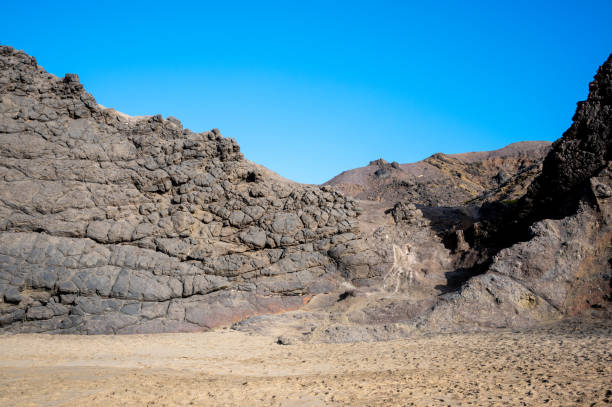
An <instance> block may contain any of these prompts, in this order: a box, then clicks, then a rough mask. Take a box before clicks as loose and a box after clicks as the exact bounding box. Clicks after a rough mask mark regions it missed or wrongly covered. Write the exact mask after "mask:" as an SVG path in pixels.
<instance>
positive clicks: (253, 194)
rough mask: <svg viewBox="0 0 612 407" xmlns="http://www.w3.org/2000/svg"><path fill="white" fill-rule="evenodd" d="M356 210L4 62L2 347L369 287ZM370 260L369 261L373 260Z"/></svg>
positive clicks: (20, 64)
mask: <svg viewBox="0 0 612 407" xmlns="http://www.w3.org/2000/svg"><path fill="white" fill-rule="evenodd" d="M356 210H357V207H356V204H355V202H354V201H352V200H350V199H347V198H345V197H344V196H342V195H341V194H339V193H337V192H333V191H331V190H327V189H325V188H319V187H315V186H304V185H300V184H296V183H292V182H290V181H287V180H284V179H282V178H280V177H278V176H276V175H275V174H273V173H271V172H270V171H267V170H265V169H263V168H262V167H260V166H257V165H255V164H252V163H250V162H248V161H247V160H245V159H244V158H243V156H242V154H241V153H240V149H239V147H238V145H237V144H236V143H235V141H234V140H232V139H229V138H224V137H222V136H221V135H220V134H219V131H217V130H216V129H215V130H212V131H210V132H205V133H193V132H191V131H189V130H187V129H183V127H182V126H181V123H180V122H179V121H178V120H177V119H175V118H172V117H169V118H168V119H163V118H162V117H161V116H159V115H157V116H147V117H129V116H127V115H124V114H122V113H119V112H116V111H114V110H112V109H106V108H104V107H102V106H100V105H98V104H97V103H96V101H95V100H94V98H93V97H92V96H91V95H90V94H88V93H86V92H85V90H84V89H83V86H82V85H81V84H80V83H79V79H78V77H77V76H76V75H74V74H66V76H65V77H64V78H57V77H55V76H53V75H51V74H49V73H47V72H45V71H44V70H43V69H42V68H41V67H39V66H38V65H37V63H36V60H35V59H34V58H33V57H31V56H28V55H26V54H25V53H23V52H21V51H16V50H14V49H12V48H10V47H5V46H3V47H0V331H11V332H65V333H70V332H74V333H130V332H159V331H191V330H202V329H208V328H212V327H215V326H219V325H224V324H229V323H232V322H236V321H239V320H241V319H244V318H246V317H248V316H252V315H256V314H259V313H275V312H281V311H286V310H290V309H296V308H298V307H300V306H302V305H303V304H304V303H306V302H307V301H308V300H309V298H310V297H311V295H312V294H314V293H319V292H325V291H327V290H330V289H331V288H333V287H334V285H335V284H336V283H337V278H338V275H339V274H340V273H342V272H344V273H346V270H347V267H348V266H350V267H351V268H352V269H355V270H361V271H362V272H363V273H365V274H367V273H368V270H369V265H368V264H366V263H367V256H365V255H360V254H359V253H358V251H360V250H361V249H362V246H361V243H360V238H359V237H358V236H357V235H355V234H354V233H353V232H355V231H356V227H357V222H356V216H357V213H356ZM364 259H366V260H364Z"/></svg>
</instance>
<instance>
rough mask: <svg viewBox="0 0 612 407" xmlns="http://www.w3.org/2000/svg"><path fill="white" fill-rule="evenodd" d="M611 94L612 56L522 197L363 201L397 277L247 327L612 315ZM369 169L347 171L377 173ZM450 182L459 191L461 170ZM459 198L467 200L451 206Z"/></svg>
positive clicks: (344, 330) (410, 330)
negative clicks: (469, 199)
mask: <svg viewBox="0 0 612 407" xmlns="http://www.w3.org/2000/svg"><path fill="white" fill-rule="evenodd" d="M611 101H612V56H611V57H610V58H609V59H608V61H607V62H606V63H605V64H604V65H603V66H602V67H601V68H600V69H599V71H598V73H597V75H596V77H595V81H594V82H593V83H592V84H591V87H590V93H589V97H588V99H587V101H585V102H581V103H579V104H578V109H577V112H576V115H575V116H574V124H573V125H572V126H571V127H570V129H569V130H568V131H567V132H566V133H565V134H564V136H563V137H562V138H561V139H559V140H558V141H557V142H555V143H554V145H553V146H552V150H551V152H550V153H549V154H548V155H547V156H546V159H545V160H544V163H543V168H542V169H541V170H540V169H539V168H535V169H534V171H533V172H531V175H530V177H531V178H532V179H535V180H534V181H533V182H532V183H531V184H530V185H524V186H522V187H521V188H519V189H516V190H515V191H517V192H518V191H522V194H523V196H522V197H521V196H520V195H519V196H516V195H515V196H513V199H512V200H510V201H507V200H506V197H504V196H499V195H496V193H493V194H489V195H488V196H486V197H485V198H486V199H483V200H481V201H484V204H483V205H482V206H480V207H477V206H474V205H458V206H457V201H452V200H451V201H449V200H446V198H444V196H442V195H439V194H436V193H435V191H434V190H431V189H430V188H429V186H428V187H426V188H424V189H422V190H419V188H418V187H415V188H414V189H413V192H414V197H415V199H417V202H416V203H420V205H416V206H415V205H414V201H413V203H406V202H400V203H395V204H391V203H390V202H388V199H390V198H389V197H393V196H394V195H393V194H394V193H395V192H396V191H394V190H393V188H392V186H393V185H392V184H389V185H391V191H390V192H389V194H390V195H385V193H384V192H383V194H382V195H377V194H378V190H376V189H375V188H374V189H369V190H368V191H369V192H372V191H373V192H374V193H375V195H374V198H376V199H379V201H378V202H373V201H362V202H361V206H362V207H363V208H364V212H363V214H362V215H361V217H360V227H361V231H362V233H363V234H364V235H365V236H366V238H365V241H366V245H367V246H368V247H376V248H377V250H376V252H377V253H379V254H380V258H381V259H385V261H390V264H389V266H388V268H387V269H386V270H385V272H384V273H383V274H382V275H380V276H371V277H370V278H369V279H367V280H366V281H361V280H356V279H354V280H353V281H352V282H353V283H354V287H348V288H347V290H346V291H345V293H344V294H343V295H341V296H340V297H337V296H336V297H335V298H330V297H329V296H328V297H324V296H321V297H320V298H318V301H312V303H310V304H308V306H307V307H305V308H304V309H303V310H301V311H299V312H290V313H286V314H284V315H282V316H263V317H257V318H253V319H249V320H247V321H244V322H242V323H240V324H237V325H236V329H243V330H247V331H248V330H252V331H263V332H267V333H277V332H279V333H282V334H283V335H284V336H285V337H289V338H290V337H291V334H293V335H294V337H296V338H302V339H306V340H310V341H315V342H316V341H323V342H347V341H360V340H384V339H393V338H399V337H403V336H406V335H413V334H415V333H418V332H430V331H465V330H481V329H489V328H513V329H524V328H528V327H533V326H537V325H539V324H542V323H550V322H555V321H559V320H562V319H565V318H577V320H581V319H587V318H591V317H596V318H605V319H607V320H609V319H610V318H611V317H612V163H611V161H610V147H611V146H610V129H611V127H612V106H611ZM543 147H546V146H543ZM502 151H503V150H502ZM471 154H474V153H471ZM432 159H435V161H436V162H443V161H448V162H451V164H452V161H453V160H449V159H448V157H435V156H434V157H432V158H430V159H428V160H429V162H430V163H431V162H432ZM426 161H427V160H426ZM457 161H458V158H457ZM455 164H456V163H455ZM455 164H453V165H455ZM428 165H431V164H428ZM461 165H464V164H461ZM534 165H535V163H534ZM370 167H378V169H377V170H376V171H373V169H372V168H370V169H369V170H368V171H370V172H372V174H373V175H372V174H370V175H372V176H374V177H376V176H377V175H376V174H377V172H378V174H379V175H378V176H380V174H381V172H379V171H381V169H383V170H385V171H388V172H391V173H393V172H396V171H401V168H402V167H401V166H398V165H392V164H388V163H386V162H384V161H381V160H378V161H376V162H373V163H371V165H370ZM398 167H399V168H398ZM368 168H369V167H368ZM464 168H465V166H464ZM358 170H359V169H358ZM358 170H357V171H354V172H352V173H349V174H348V175H347V174H344V175H346V177H344V175H341V176H340V177H344V179H345V180H346V179H347V177H348V178H350V177H353V176H355V177H357V178H356V179H358V178H359V177H358V176H359V175H360V174H361V175H363V174H366V175H367V172H363V171H362V172H360V171H358ZM480 174H481V175H482V172H481V173H480ZM368 176H369V175H368ZM455 178H456V179H455V181H456V180H457V179H460V178H461V176H457V177H455ZM438 179H442V180H444V179H446V180H447V181H448V183H449V184H448V185H449V190H451V191H456V188H455V189H453V188H454V187H453V185H456V184H454V181H453V180H452V179H453V178H452V177H446V178H444V177H441V178H438ZM478 180H479V178H478V174H476V181H478ZM428 182H429V181H428ZM479 182H480V181H478V182H477V183H479ZM366 185H369V186H370V187H371V186H372V185H374V184H366ZM380 185H383V184H382V183H381V184H380ZM423 185H428V184H427V183H425V184H423ZM480 185H482V184H480ZM430 186H431V185H430ZM381 191H382V190H381ZM432 191H433V192H432ZM464 191H465V189H464ZM462 194H463V192H461V193H459V194H458V196H463V197H465V195H462ZM355 195H357V196H359V194H355ZM496 196H497V197H496ZM430 198H432V199H430ZM491 198H492V199H491ZM516 198H519V199H516ZM461 199H463V198H461ZM385 200H387V202H385ZM407 200H408V201H409V202H410V201H411V199H410V198H408V199H407ZM473 202H474V201H473V200H472V201H471V202H470V204H471V203H473ZM428 203H429V204H436V205H441V206H427V205H424V204H428ZM449 203H451V204H453V205H454V206H455V207H444V206H443V205H447V204H449ZM376 226H378V228H376ZM390 247H391V248H392V251H393V255H392V256H390V255H389V253H388V252H389V250H390ZM389 259H390V260H389Z"/></svg>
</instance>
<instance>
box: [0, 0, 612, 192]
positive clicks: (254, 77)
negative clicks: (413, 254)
mask: <svg viewBox="0 0 612 407" xmlns="http://www.w3.org/2000/svg"><path fill="white" fill-rule="evenodd" d="M2 14H3V15H4V17H3V19H2V20H3V21H2V24H1V25H0V43H2V44H6V45H11V46H13V47H15V48H18V49H23V50H25V51H26V52H28V53H30V54H32V55H34V56H35V57H36V58H37V60H38V62H39V64H40V65H42V66H43V67H44V68H45V69H46V70H47V71H49V72H52V73H54V74H56V75H58V76H63V74H64V73H66V72H71V73H77V74H79V76H80V78H81V82H82V83H83V84H84V85H85V87H86V89H87V90H88V91H89V92H91V93H92V94H93V95H94V96H95V98H96V99H97V101H98V103H101V104H103V105H105V106H107V107H114V108H115V109H117V110H120V111H123V112H125V113H128V114H131V115H143V114H157V113H160V114H162V115H163V116H164V117H167V116H170V115H171V116H176V117H177V118H179V119H180V120H181V121H182V122H183V124H184V125H185V126H186V127H188V128H190V129H192V130H194V131H204V130H208V129H211V128H214V127H218V128H219V129H220V130H221V132H222V134H223V135H225V136H228V137H233V138H235V139H236V140H237V141H238V143H239V144H240V146H241V148H242V151H243V152H244V154H245V156H246V157H247V158H248V159H250V160H253V161H255V162H258V163H260V164H263V165H265V166H267V167H268V168H270V169H272V170H274V171H276V172H278V173H280V174H281V175H283V176H285V177H288V178H291V179H294V180H297V181H301V182H307V183H321V182H324V181H326V180H328V179H329V178H331V177H333V176H334V175H336V174H338V173H340V172H341V171H343V170H346V169H350V168H354V167H359V166H363V165H367V163H368V162H369V161H370V160H373V159H376V158H378V157H384V158H385V159H387V160H388V161H399V162H402V163H404V162H412V161H418V160H420V159H423V158H425V157H427V156H428V155H430V154H433V153H435V152H439V151H440V152H444V153H457V152H465V151H475V150H491V149H496V148H500V147H502V146H504V145H506V144H508V143H511V142H515V141H521V140H551V141H552V140H554V139H556V138H558V137H560V136H561V134H562V133H563V131H565V129H567V127H568V126H569V125H570V123H571V117H572V115H573V113H574V110H575V104H576V102H577V101H578V100H582V99H584V98H586V95H587V92H588V82H590V81H591V80H592V77H593V75H594V74H595V72H596V69H597V67H598V66H599V65H600V64H601V63H602V62H603V61H604V60H605V59H606V58H607V56H608V55H609V53H610V52H612V23H611V21H612V1H610V0H603V1H588V0H586V1H550V2H548V1H435V2H434V1H432V2H428V1H418V2H409V1H395V2H385V1H369V2H360V1H346V2H335V1H330V0H328V1H282V2H266V1H244V2H242V1H241V2H231V1H215V2H208V1H200V2H192V3H187V2H180V1H174V2H171V1H170V2H169V1H165V2H155V1H147V2H142V3H140V4H137V2H132V1H121V2H104V1H100V2H97V1H88V2H74V3H73V2H69V1H62V2H53V1H41V2H17V1H10V2H9V1H5V2H3V4H2Z"/></svg>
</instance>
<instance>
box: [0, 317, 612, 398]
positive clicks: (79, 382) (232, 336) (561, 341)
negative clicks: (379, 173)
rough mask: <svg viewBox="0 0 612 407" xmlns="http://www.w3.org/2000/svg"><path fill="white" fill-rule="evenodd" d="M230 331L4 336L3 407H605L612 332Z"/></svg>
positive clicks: (0, 347) (611, 391) (0, 348)
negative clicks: (376, 338)
mask: <svg viewBox="0 0 612 407" xmlns="http://www.w3.org/2000/svg"><path fill="white" fill-rule="evenodd" d="M275 339H276V338H274V337H266V336H258V335H248V334H245V333H241V332H235V331H231V330H220V331H216V332H207V333H195V334H155V335H129V336H59V335H58V336H51V335H33V334H32V335H31V334H28V335H12V336H0V405H1V406H5V407H7V406H114V405H122V406H173V405H181V406H182V405H205V406H208V405H224V406H225V405H228V406H229V405H231V406H234V405H236V406H323V405H331V406H336V405H338V406H394V405H402V406H403V405H408V406H410V405H416V406H425V405H433V406H447V405H450V406H458V405H462V406H463V405H466V406H470V405H527V406H533V405H550V406H570V405H587V406H591V405H594V406H601V405H606V404H609V403H611V402H612V332H611V331H610V329H609V328H600V329H594V330H589V329H586V330H585V329H583V328H573V329H540V330H534V331H530V332H512V331H496V332H489V333H473V334H437V335H429V336H416V337H414V338H409V339H404V340H399V341H392V342H379V343H354V344H295V345H278V344H276V343H275Z"/></svg>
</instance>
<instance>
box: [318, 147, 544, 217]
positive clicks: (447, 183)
mask: <svg viewBox="0 0 612 407" xmlns="http://www.w3.org/2000/svg"><path fill="white" fill-rule="evenodd" d="M549 148H550V143H549V142H547V141H523V142H520V143H514V144H510V145H508V146H506V147H504V148H502V149H499V150H495V151H484V152H472V153H463V154H450V155H447V154H443V153H438V154H434V155H432V156H431V157H428V158H426V159H425V160H423V161H419V162H416V163H411V164H398V163H396V162H393V163H388V162H387V161H385V160H384V159H382V158H381V159H378V160H375V161H371V162H370V164H369V165H368V166H366V167H361V168H355V169H352V170H348V171H344V172H343V173H341V174H340V175H337V176H336V177H334V178H332V179H331V180H329V181H327V182H326V183H325V184H323V185H331V186H334V187H336V188H337V189H339V190H340V191H342V192H343V193H344V194H346V195H348V196H351V197H353V198H356V199H365V200H370V201H386V202H397V201H404V202H410V203H413V204H416V205H426V206H458V205H464V204H467V203H482V202H485V201H496V200H513V199H517V198H520V197H521V196H522V195H523V194H524V193H525V191H526V189H527V187H528V186H529V184H530V183H531V181H532V180H533V178H534V177H535V175H536V174H538V173H539V171H540V169H541V164H542V161H543V160H544V157H545V156H546V154H547V153H548V150H549Z"/></svg>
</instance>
